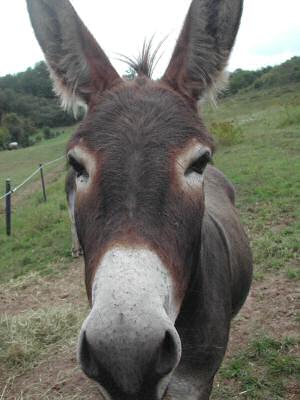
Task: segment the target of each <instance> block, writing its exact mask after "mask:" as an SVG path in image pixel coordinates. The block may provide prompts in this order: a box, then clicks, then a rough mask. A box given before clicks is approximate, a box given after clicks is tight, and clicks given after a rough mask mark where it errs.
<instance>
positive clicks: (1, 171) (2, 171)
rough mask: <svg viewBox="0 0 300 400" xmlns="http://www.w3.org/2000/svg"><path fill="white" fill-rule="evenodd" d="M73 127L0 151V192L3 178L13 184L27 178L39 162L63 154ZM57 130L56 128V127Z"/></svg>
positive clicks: (3, 188) (3, 186) (3, 184)
mask: <svg viewBox="0 0 300 400" xmlns="http://www.w3.org/2000/svg"><path fill="white" fill-rule="evenodd" d="M73 129H74V128H62V130H64V134H62V135H60V136H58V137H56V138H54V139H51V140H46V141H43V142H41V143H39V144H37V145H35V146H32V147H27V148H25V149H20V150H18V151H1V152H0V193H1V194H2V193H3V192H4V190H5V179H6V178H10V179H11V180H12V184H13V185H14V186H16V185H18V184H19V183H21V182H22V181H23V180H24V179H26V178H27V176H29V175H30V174H31V173H32V172H33V171H34V170H35V169H36V168H37V167H38V166H39V164H40V163H45V162H48V161H51V160H54V159H56V158H58V157H60V156H62V155H63V154H64V151H65V143H66V141H67V138H68V137H69V136H70V133H71V132H73ZM56 130H57V129H56Z"/></svg>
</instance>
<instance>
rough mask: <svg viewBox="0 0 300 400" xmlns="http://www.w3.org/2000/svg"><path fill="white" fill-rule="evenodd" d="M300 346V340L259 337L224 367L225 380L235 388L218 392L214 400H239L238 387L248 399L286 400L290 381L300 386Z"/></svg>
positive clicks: (224, 387)
mask: <svg viewBox="0 0 300 400" xmlns="http://www.w3.org/2000/svg"><path fill="white" fill-rule="evenodd" d="M299 344H300V339H299V340H296V339H292V338H289V337H285V338H283V339H282V340H280V341H279V340H276V339H274V338H272V337H271V336H266V335H263V334H261V335H257V339H254V340H253V341H252V342H251V343H250V344H249V345H248V347H247V348H246V349H244V350H242V351H240V352H239V353H238V354H236V355H235V356H234V358H232V359H231V360H229V361H227V362H226V363H225V364H224V365H223V366H222V368H221V370H220V377H221V380H223V382H227V383H229V382H230V383H231V385H228V386H227V387H226V385H221V387H219V388H216V389H215V391H214V396H213V399H218V398H219V397H218V396H219V395H221V394H222V396H223V397H222V399H223V400H227V399H232V398H235V397H234V396H236V395H237V393H236V391H235V390H236V387H239V391H240V393H242V394H243V398H244V399H249V400H250V399H255V400H265V399H272V400H282V399H284V398H285V397H284V395H285V393H286V388H287V386H288V385H289V383H290V381H291V380H292V379H293V380H295V381H298V382H299V383H300V358H299V354H298V351H299ZM233 383H235V384H236V385H233ZM233 388H234V389H233Z"/></svg>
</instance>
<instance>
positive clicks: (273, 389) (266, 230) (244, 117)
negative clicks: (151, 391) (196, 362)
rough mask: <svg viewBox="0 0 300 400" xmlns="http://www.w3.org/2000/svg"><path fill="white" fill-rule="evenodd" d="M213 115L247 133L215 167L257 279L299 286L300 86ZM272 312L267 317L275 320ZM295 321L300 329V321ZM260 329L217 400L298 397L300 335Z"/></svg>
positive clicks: (245, 98) (234, 360) (258, 94)
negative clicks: (226, 184)
mask: <svg viewBox="0 0 300 400" xmlns="http://www.w3.org/2000/svg"><path fill="white" fill-rule="evenodd" d="M205 114H206V120H207V121H208V124H210V123H211V121H216V120H217V121H219V123H220V124H222V123H224V121H228V120H230V121H233V125H235V126H239V127H240V128H241V132H242V140H241V142H240V143H239V144H236V145H234V146H230V147H229V146H228V147H223V148H222V147H221V148H220V149H219V151H218V152H217V154H216V157H215V161H216V165H217V166H219V167H220V168H221V169H222V170H223V171H224V172H225V174H226V175H227V176H228V177H230V178H231V180H232V181H233V182H234V184H235V186H236V189H237V203H238V208H239V209H240V213H241V217H242V219H243V221H244V224H245V225H246V226H247V229H248V233H249V236H250V239H251V244H252V249H253V253H254V263H255V277H256V279H259V280H263V279H265V280H266V281H268V280H270V277H271V276H274V274H276V275H283V276H284V277H287V279H290V280H291V283H292V280H299V278H300V242H299V232H300V178H299V176H300V85H299V87H286V88H281V89H272V90H264V91H251V92H248V93H243V94H240V95H237V96H235V97H232V98H228V99H226V100H225V101H224V102H221V103H220V106H219V107H218V109H217V110H213V109H211V108H209V107H208V108H207V109H206V111H205ZM275 296H276V294H275ZM296 298H297V297H296ZM274 304H275V298H274ZM269 307H271V308H270V309H268V308H266V309H265V310H264V311H263V312H265V313H269V312H270V310H271V309H272V307H273V305H272V304H269ZM285 312H286V313H288V310H285ZM266 318H267V317H266ZM290 318H296V319H297V321H298V323H299V314H298V315H296V317H295V316H292V315H291V317H290ZM278 323H279V324H280V320H279V321H278ZM260 329H262V328H260V327H258V328H256V329H255V330H254V332H253V333H252V334H253V337H252V338H251V339H250V342H249V343H248V345H246V346H245V347H244V348H243V349H242V350H241V351H239V352H237V353H235V354H234V356H233V357H232V356H230V357H229V358H228V359H227V360H226V361H225V363H224V364H223V366H222V368H221V371H220V373H219V377H218V379H219V380H218V382H219V385H218V386H215V389H214V395H213V399H215V400H221V399H222V400H227V399H228V400H229V399H232V398H236V399H237V398H243V399H256V400H265V399H272V400H280V399H296V398H298V395H299V394H300V392H299V390H300V389H299V388H300V358H299V345H300V336H299V335H298V336H296V337H295V336H294V335H293V333H291V332H288V331H285V330H284V329H283V330H281V329H280V327H278V331H276V332H275V331H268V332H264V331H260ZM238 334H239V333H238ZM254 335H255V336H254ZM289 335H293V337H289ZM297 382H298V383H297ZM289 388H293V389H291V391H292V392H293V390H294V392H295V394H290V392H289ZM295 388H296V389H295ZM238 393H240V394H238Z"/></svg>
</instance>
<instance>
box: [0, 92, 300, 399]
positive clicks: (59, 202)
mask: <svg viewBox="0 0 300 400" xmlns="http://www.w3.org/2000/svg"><path fill="white" fill-rule="evenodd" d="M299 110H300V87H299V88H296V87H294V88H290V87H286V88H284V89H281V90H279V89H273V90H269V91H251V92H249V93H244V94H241V95H238V96H236V97H232V98H228V99H225V100H224V101H223V102H221V103H220V105H219V107H218V109H217V110H214V109H212V108H209V107H207V108H206V110H205V118H206V120H207V122H208V124H209V125H210V124H211V122H212V121H218V122H219V123H222V122H224V121H227V120H233V121H234V124H236V125H238V126H239V127H240V128H241V132H242V140H241V142H240V143H238V144H235V145H232V146H226V147H222V146H220V148H219V149H218V152H217V154H216V157H215V161H216V165H217V166H219V167H220V168H221V169H222V170H223V171H224V172H225V173H226V174H227V175H228V177H230V178H231V180H232V181H233V182H234V184H235V186H236V188H237V194H238V196H237V197H238V207H239V209H240V212H241V216H242V219H243V221H244V223H245V225H246V226H247V227H248V231H249V235H250V238H251V242H252V247H253V252H254V259H255V276H256V279H257V280H262V281H264V280H265V281H267V280H269V278H270V276H279V277H280V276H282V275H283V276H284V277H286V278H287V279H289V280H290V282H291V283H294V281H296V280H298V279H299V277H300V273H299V259H300V244H299V229H300V225H299V221H300V218H299V216H300V198H299V197H300V180H299V171H300V156H299V154H300V117H299V114H300V111H299ZM62 139H63V140H64V138H62ZM56 144H57V148H56V150H54V149H55V146H56ZM47 145H49V152H48V150H47V148H46V147H43V145H41V146H40V147H35V148H32V149H28V150H24V151H23V150H22V151H20V152H16V153H0V164H1V165H4V166H5V168H7V170H8V171H9V172H10V173H11V174H13V175H11V176H15V177H16V178H15V179H17V180H19V179H21V178H22V177H24V176H25V175H27V173H28V172H29V170H30V171H31V169H32V168H31V165H30V163H29V162H28V165H27V167H26V168H27V170H26V173H25V171H23V160H26V159H27V156H26V155H25V152H27V151H32V152H33V153H34V155H31V160H32V161H33V164H34V166H35V165H36V164H37V163H38V162H39V161H40V156H41V155H43V157H41V158H42V160H44V159H47V160H48V159H52V158H55V157H56V156H57V155H60V154H61V152H62V151H63V149H62V146H61V143H56V142H55V141H53V142H51V141H50V142H48V143H47ZM35 150H36V152H34V151H35ZM42 151H43V152H44V154H42ZM23 152H24V153H23ZM33 153H32V154H33ZM50 153H51V154H50ZM2 154H3V155H2ZM3 156H4V158H3ZM16 157H20V158H19V162H15V161H17V160H16ZM21 160H22V161H21ZM11 162H14V167H13V168H12V167H11V165H12V164H11ZM24 162H25V161H24ZM24 168H25V166H24ZM0 171H1V175H2V169H1V168H0ZM4 176H6V173H5V174H4ZM48 193H49V202H48V203H47V204H43V203H42V202H41V195H40V194H39V193H37V194H33V195H32V196H31V197H29V198H27V199H26V200H24V202H23V203H22V207H21V206H20V205H18V204H17V206H16V209H15V213H14V236H13V237H12V238H9V239H8V238H6V237H5V235H4V234H3V218H2V216H1V215H0V276H1V280H2V282H3V281H4V282H5V281H7V280H8V279H10V278H14V277H17V276H18V275H24V274H25V275H26V276H29V275H28V274H29V273H34V274H35V275H34V279H36V276H37V275H36V273H38V274H40V273H42V274H45V273H46V274H49V273H50V274H51V276H52V278H51V279H53V277H55V276H56V275H62V276H64V274H65V273H66V272H62V269H63V268H64V267H67V266H68V265H69V264H70V258H69V247H70V246H69V245H70V240H69V229H68V223H67V211H66V207H65V200H64V194H63V177H62V174H58V175H57V179H56V180H54V182H53V183H52V184H51V185H49V187H48ZM32 206H33V207H32ZM22 279H24V280H25V281H26V279H27V278H26V277H23V278H22ZM28 279H29V281H30V279H31V278H30V276H29V278H28ZM22 282H23V281H22V280H21V283H19V281H17V283H16V285H15V287H16V288H17V289H15V290H16V291H19V290H22V291H24V290H25V289H24V284H23V283H22ZM26 282H27V281H26ZM10 285H14V283H13V282H12V283H10ZM26 286H27V283H26V285H25V287H26ZM9 287H10V286H9ZM19 287H20V288H21V289H18V288H19ZM44 312H45V311H44V309H41V310H37V311H36V312H34V313H32V312H31V311H28V312H27V313H26V314H20V315H17V316H8V317H4V318H3V319H2V321H1V324H0V334H1V337H7V336H8V337H11V338H12V339H11V341H9V342H6V343H5V345H4V347H3V349H2V353H1V351H0V354H1V357H0V358H1V360H0V361H3V365H4V364H5V366H6V368H7V370H6V374H7V373H8V376H9V374H11V375H13V374H16V373H22V372H23V371H24V370H27V371H28V369H29V370H30V368H33V367H34V366H35V365H37V364H38V362H39V361H40V360H41V359H43V357H46V356H47V355H45V346H47V344H48V342H50V344H51V346H50V347H47V348H48V350H49V349H50V350H49V351H48V354H50V353H51V354H59V352H60V349H61V348H62V346H66V347H68V346H70V345H69V343H70V338H71V337H72V338H75V337H76V335H77V331H78V326H79V324H80V321H79V319H78V315H77V313H78V309H77V308H76V307H75V308H74V309H73V310H70V309H69V308H68V309H67V308H66V309H64V308H61V309H53V308H51V310H50V309H49V310H48V311H47V312H48V313H49V315H47V316H46V317H45V314H44ZM80 312H81V311H80ZM266 312H267V310H266ZM27 316H28V318H27ZM65 318H67V319H68V321H69V322H68V327H67V328H64V324H63V321H62V320H63V319H65ZM291 318H294V317H291ZM25 320H26V324H25V322H24V321H25ZM43 320H46V322H45V323H43ZM28 321H29V322H28ZM30 321H31V322H30ZM297 321H298V323H299V321H300V319H299V315H298V316H297ZM65 331H66V332H65ZM31 332H38V333H37V335H32V334H31ZM33 336H34V338H33ZM278 336H279V337H278ZM288 336H290V332H287V331H283V333H282V335H277V336H276V335H275V332H272V331H267V332H260V331H257V332H255V335H254V333H253V337H252V338H251V340H250V343H249V344H248V345H244V346H242V348H241V349H239V351H237V352H236V353H234V355H233V356H231V357H229V358H228V359H227V360H226V362H225V363H224V365H223V367H222V369H221V372H220V374H219V377H218V382H219V386H218V385H216V386H215V390H214V395H213V398H214V399H215V400H221V399H222V400H227V399H228V400H229V399H233V398H242V399H246V400H247V399H257V400H266V399H275V400H280V399H296V398H297V397H288V396H287V395H285V394H286V393H287V392H288V391H287V388H288V387H290V386H291V385H294V384H295V382H297V380H298V382H299V380H300V365H299V358H297V357H296V355H299V337H295V336H293V337H292V338H289V337H288ZM71 341H72V343H73V344H74V339H72V340H71ZM24 343H26V346H25V345H24ZM68 348H69V347H68ZM42 350H43V351H42ZM297 351H298V353H297ZM0 364H1V363H0ZM5 382H6V381H5ZM298 387H299V386H298ZM75 391H76V390H75V389H74V397H73V394H72V396H70V397H64V398H68V399H69V398H70V399H71V398H72V399H73V398H74V399H75V398H77V397H76V393H77V392H76V393H75ZM78 393H79V392H78ZM238 393H242V394H241V395H238ZM78 396H79V397H78V398H82V399H83V398H89V397H84V396H80V395H78ZM296 396H297V395H296ZM0 397H1V390H0ZM26 398H27V397H26ZM28 398H31V397H28ZM32 398H33V397H32ZM37 398H38V397H37ZM47 398H48V397H47ZM49 398H51V399H52V398H53V399H54V398H56V397H55V396H54V395H53V397H49ZM91 398H92V397H91Z"/></svg>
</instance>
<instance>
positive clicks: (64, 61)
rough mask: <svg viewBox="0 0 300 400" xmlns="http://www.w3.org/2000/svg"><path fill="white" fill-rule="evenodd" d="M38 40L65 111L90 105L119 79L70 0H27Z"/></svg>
mask: <svg viewBox="0 0 300 400" xmlns="http://www.w3.org/2000/svg"><path fill="white" fill-rule="evenodd" d="M27 7H28V11H29V15H30V19H31V23H32V26H33V29H34V31H35V35H36V37H37V40H38V42H39V44H40V46H41V48H42V50H43V52H44V54H45V57H46V60H47V63H48V66H49V70H50V74H51V77H52V79H53V81H54V88H55V91H56V93H57V94H58V95H59V96H60V97H61V99H62V104H63V106H64V107H65V108H73V109H74V107H76V103H77V102H78V100H79V101H81V102H84V103H85V104H87V105H89V104H90V103H91V102H92V99H93V97H94V96H95V95H96V94H97V93H99V92H100V93H101V92H103V91H104V90H106V89H109V88H111V87H112V86H113V85H114V84H115V83H116V82H118V81H119V80H120V77H119V75H118V73H117V72H116V71H115V69H114V68H113V66H112V65H111V63H110V61H109V60H108V58H107V56H106V55H105V53H104V52H103V50H102V49H101V48H100V47H99V45H98V44H97V42H96V40H95V39H94V38H93V36H92V35H91V33H90V32H89V31H88V29H87V28H86V27H85V25H84V24H83V22H82V21H81V20H80V18H79V17H78V15H77V14H76V11H75V10H74V8H73V7H72V5H71V3H70V2H69V1H68V0H50V1H49V0H27Z"/></svg>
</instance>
